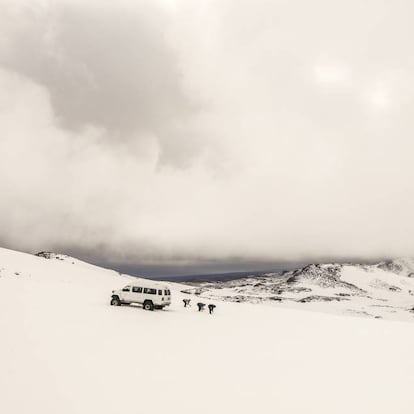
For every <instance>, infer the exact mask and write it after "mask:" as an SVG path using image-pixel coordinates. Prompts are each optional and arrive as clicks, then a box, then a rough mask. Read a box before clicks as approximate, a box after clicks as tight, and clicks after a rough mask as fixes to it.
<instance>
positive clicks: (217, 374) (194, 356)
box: [0, 249, 414, 414]
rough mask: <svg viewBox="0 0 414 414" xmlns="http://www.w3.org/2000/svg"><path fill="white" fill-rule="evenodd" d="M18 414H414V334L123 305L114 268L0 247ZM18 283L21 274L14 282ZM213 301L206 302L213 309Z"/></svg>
mask: <svg viewBox="0 0 414 414" xmlns="http://www.w3.org/2000/svg"><path fill="white" fill-rule="evenodd" d="M0 269H1V271H0V332H1V340H0V366H1V371H0V395H1V400H0V406H1V407H2V412H4V413H7V414H17V413H18V414H26V413H42V414H49V413H50V414H52V413H53V414H55V413H61V414H74V413H76V414H85V413H99V414H104V413H105V414H106V413H108V414H109V413H115V412H117V413H119V412H122V411H125V412H135V413H138V412H145V411H147V412H151V413H165V412H169V413H211V412H216V413H256V412H257V413H283V414H289V413H305V412H306V413H307V414H309V413H315V414H316V413H318V414H321V413H330V414H332V413H335V414H337V413H338V414H341V413H354V414H355V413H361V414H362V413H364V414H367V413H375V414H378V413H387V414H389V413H396V414H405V413H407V414H408V413H410V414H411V413H412V412H413V407H414V395H413V393H412V385H413V384H414V358H413V355H414V351H413V350H414V324H412V323H404V322H390V321H384V320H374V319H363V318H354V317H344V316H335V315H329V314H322V313H317V312H307V311H300V310H295V309H288V308H282V307H278V306H277V307H275V306H266V305H252V304H238V303H226V302H216V305H217V308H216V310H215V313H214V314H213V315H209V314H208V311H205V312H203V313H199V312H197V310H196V306H195V304H196V302H197V301H198V298H197V297H193V298H192V307H191V308H188V309H187V308H186V309H185V308H184V307H183V304H182V298H184V297H189V296H187V295H183V294H181V293H180V292H179V290H180V286H179V285H174V284H170V285H171V288H172V292H173V304H172V306H171V307H170V308H169V309H168V308H167V309H168V310H164V311H154V312H146V311H144V310H142V309H141V308H140V307H135V306H131V307H126V306H122V307H111V306H109V297H110V293H111V290H113V289H117V288H120V287H122V286H124V285H125V284H127V283H128V278H126V277H123V276H119V275H118V274H117V273H116V272H112V271H108V270H104V269H100V268H97V267H95V266H91V265H87V264H85V263H82V262H78V261H76V262H75V264H72V262H71V259H68V260H67V261H54V260H46V259H42V258H37V257H34V256H30V255H25V254H22V253H17V252H11V251H8V250H4V249H0ZM16 272H17V273H19V275H15V273H16ZM207 303H208V302H207Z"/></svg>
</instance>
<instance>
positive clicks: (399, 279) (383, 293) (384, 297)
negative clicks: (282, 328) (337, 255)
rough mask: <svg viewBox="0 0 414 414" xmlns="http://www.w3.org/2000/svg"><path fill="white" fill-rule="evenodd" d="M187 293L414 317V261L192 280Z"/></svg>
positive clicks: (317, 266) (312, 266)
mask: <svg viewBox="0 0 414 414" xmlns="http://www.w3.org/2000/svg"><path fill="white" fill-rule="evenodd" d="M191 285H192V286H191V287H189V288H186V289H184V290H183V293H188V294H196V295H198V296H200V297H201V298H209V299H221V300H226V301H234V302H252V303H258V302H268V303H271V302H278V303H289V304H291V305H292V304H302V305H304V304H306V307H304V308H306V309H315V310H321V311H326V312H335V313H345V314H346V313H348V314H359V315H364V316H371V317H376V318H387V319H397V320H413V321H414V313H413V308H414V260H413V259H396V260H392V261H386V262H381V263H378V264H375V265H358V264H335V263H333V264H310V265H308V266H305V267H303V268H301V269H298V270H294V271H289V272H284V273H282V274H272V273H268V274H262V275H251V276H249V277H247V278H243V279H239V280H231V281H225V282H203V283H192V284H191Z"/></svg>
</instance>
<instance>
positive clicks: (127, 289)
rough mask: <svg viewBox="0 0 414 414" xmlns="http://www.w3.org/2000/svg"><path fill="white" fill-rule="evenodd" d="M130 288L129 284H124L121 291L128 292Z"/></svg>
mask: <svg viewBox="0 0 414 414" xmlns="http://www.w3.org/2000/svg"><path fill="white" fill-rule="evenodd" d="M130 290H131V286H125V287H124V288H123V289H122V292H129V291H130Z"/></svg>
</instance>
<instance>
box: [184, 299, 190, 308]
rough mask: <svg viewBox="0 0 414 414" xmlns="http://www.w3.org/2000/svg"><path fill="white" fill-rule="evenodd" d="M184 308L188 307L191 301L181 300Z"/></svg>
mask: <svg viewBox="0 0 414 414" xmlns="http://www.w3.org/2000/svg"><path fill="white" fill-rule="evenodd" d="M183 302H184V307H185V308H186V307H187V306H190V302H191V299H183Z"/></svg>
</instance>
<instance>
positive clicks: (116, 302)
mask: <svg viewBox="0 0 414 414" xmlns="http://www.w3.org/2000/svg"><path fill="white" fill-rule="evenodd" d="M111 306H121V301H120V300H119V298H118V296H114V297H113V298H112V299H111Z"/></svg>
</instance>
